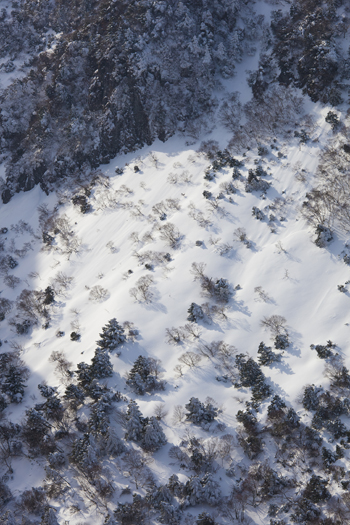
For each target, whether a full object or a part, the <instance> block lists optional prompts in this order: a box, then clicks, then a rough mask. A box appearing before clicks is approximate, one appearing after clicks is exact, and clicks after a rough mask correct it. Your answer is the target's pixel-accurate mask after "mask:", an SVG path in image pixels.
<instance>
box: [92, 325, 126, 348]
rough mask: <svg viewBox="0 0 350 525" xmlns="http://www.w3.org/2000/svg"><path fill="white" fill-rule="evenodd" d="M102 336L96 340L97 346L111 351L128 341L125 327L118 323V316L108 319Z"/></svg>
mask: <svg viewBox="0 0 350 525" xmlns="http://www.w3.org/2000/svg"><path fill="white" fill-rule="evenodd" d="M100 337H101V339H100V340H99V341H96V344H97V346H99V347H100V348H103V349H105V350H109V351H110V352H112V350H114V349H115V348H117V346H119V345H121V344H122V343H124V342H125V341H126V337H125V335H124V328H123V327H122V326H120V325H119V324H118V321H117V320H116V318H113V319H111V320H110V321H108V323H107V324H106V326H104V327H103V328H102V333H101V334H100Z"/></svg>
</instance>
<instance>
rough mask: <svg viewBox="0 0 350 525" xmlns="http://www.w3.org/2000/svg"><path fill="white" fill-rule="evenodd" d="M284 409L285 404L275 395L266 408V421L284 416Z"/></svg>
mask: <svg viewBox="0 0 350 525" xmlns="http://www.w3.org/2000/svg"><path fill="white" fill-rule="evenodd" d="M285 409H286V404H285V402H284V401H283V399H281V398H280V396H279V395H277V394H276V395H275V396H274V397H273V399H272V401H271V403H270V404H269V406H268V407H267V417H268V419H278V418H281V417H283V416H284V414H285Z"/></svg>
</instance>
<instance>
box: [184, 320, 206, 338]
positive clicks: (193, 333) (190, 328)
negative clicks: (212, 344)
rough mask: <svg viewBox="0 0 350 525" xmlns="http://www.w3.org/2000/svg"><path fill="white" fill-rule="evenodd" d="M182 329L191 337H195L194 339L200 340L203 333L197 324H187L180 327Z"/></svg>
mask: <svg viewBox="0 0 350 525" xmlns="http://www.w3.org/2000/svg"><path fill="white" fill-rule="evenodd" d="M180 329H182V330H183V331H184V332H185V333H186V334H187V335H188V336H189V337H193V339H198V338H199V337H200V335H201V333H202V331H201V329H200V327H199V326H198V324H197V323H187V324H185V326H183V327H181V326H180Z"/></svg>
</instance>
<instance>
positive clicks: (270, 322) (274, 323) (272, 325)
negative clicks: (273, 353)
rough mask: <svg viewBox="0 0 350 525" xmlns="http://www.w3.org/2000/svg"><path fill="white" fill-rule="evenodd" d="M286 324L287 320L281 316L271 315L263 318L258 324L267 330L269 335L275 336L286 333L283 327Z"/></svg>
mask: <svg viewBox="0 0 350 525" xmlns="http://www.w3.org/2000/svg"><path fill="white" fill-rule="evenodd" d="M286 322H287V320H286V319H285V317H283V316H282V315H271V316H270V317H264V318H263V319H262V320H261V322H260V324H261V326H263V327H264V328H268V329H269V330H270V331H271V333H272V334H273V335H274V336H276V335H280V334H283V333H284V334H286V333H287V329H286V327H285V324H286Z"/></svg>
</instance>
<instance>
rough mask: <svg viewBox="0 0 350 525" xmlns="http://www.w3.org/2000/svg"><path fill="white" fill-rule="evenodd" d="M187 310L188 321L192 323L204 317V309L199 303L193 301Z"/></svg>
mask: <svg viewBox="0 0 350 525" xmlns="http://www.w3.org/2000/svg"><path fill="white" fill-rule="evenodd" d="M187 312H188V316H187V321H191V323H197V322H198V320H199V319H203V318H204V312H203V310H202V307H201V306H199V304H196V303H191V306H190V307H189V309H188V310H187Z"/></svg>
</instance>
